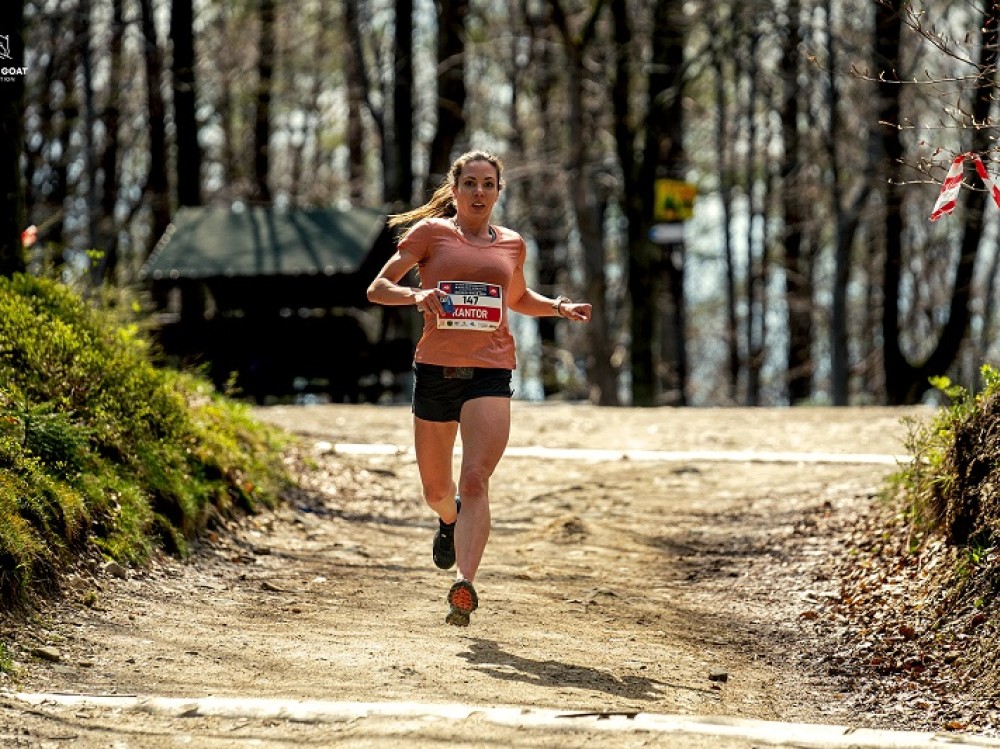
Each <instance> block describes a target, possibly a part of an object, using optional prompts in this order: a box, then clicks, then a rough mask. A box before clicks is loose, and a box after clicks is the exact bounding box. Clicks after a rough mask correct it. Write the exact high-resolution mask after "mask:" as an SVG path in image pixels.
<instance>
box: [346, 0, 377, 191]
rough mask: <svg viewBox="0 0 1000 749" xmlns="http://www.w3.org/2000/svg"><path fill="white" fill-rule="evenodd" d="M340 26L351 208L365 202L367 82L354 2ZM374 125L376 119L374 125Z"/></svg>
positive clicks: (349, 2)
mask: <svg viewBox="0 0 1000 749" xmlns="http://www.w3.org/2000/svg"><path fill="white" fill-rule="evenodd" d="M344 27H345V28H346V29H347V32H348V35H349V36H350V38H351V47H352V49H351V54H349V55H347V58H346V60H345V62H344V71H345V73H344V74H345V76H346V78H347V86H346V87H345V88H346V91H347V181H348V192H349V194H350V200H351V204H352V205H361V204H362V203H364V201H365V158H364V126H363V124H362V121H361V111H362V109H363V108H364V106H365V92H366V89H367V81H366V77H365V74H364V65H363V62H364V57H363V56H362V53H361V47H360V33H361V30H360V21H359V20H358V8H357V0H347V1H346V2H345V3H344ZM377 122H378V120H377V118H376V123H377Z"/></svg>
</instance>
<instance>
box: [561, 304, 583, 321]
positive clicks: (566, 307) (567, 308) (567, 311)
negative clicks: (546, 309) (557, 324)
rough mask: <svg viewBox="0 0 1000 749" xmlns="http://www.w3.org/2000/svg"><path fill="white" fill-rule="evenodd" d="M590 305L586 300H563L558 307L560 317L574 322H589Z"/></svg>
mask: <svg viewBox="0 0 1000 749" xmlns="http://www.w3.org/2000/svg"><path fill="white" fill-rule="evenodd" d="M590 311H591V305H589V304H587V303H586V302H563V304H561V305H560V307H559V312H560V315H561V316H562V317H565V318H566V319H567V320H575V321H576V322H590Z"/></svg>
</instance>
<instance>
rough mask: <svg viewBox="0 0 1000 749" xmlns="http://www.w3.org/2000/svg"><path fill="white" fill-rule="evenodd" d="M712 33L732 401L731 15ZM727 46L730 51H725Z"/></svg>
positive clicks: (736, 369) (735, 369)
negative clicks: (728, 86)
mask: <svg viewBox="0 0 1000 749" xmlns="http://www.w3.org/2000/svg"><path fill="white" fill-rule="evenodd" d="M711 23H712V26H711V33H712V35H713V37H714V38H715V46H714V48H713V57H714V62H715V109H716V112H715V155H716V173H717V174H718V180H719V196H720V198H721V202H722V233H723V234H722V252H723V257H724V259H725V286H726V322H725V340H726V351H727V354H728V356H727V368H726V395H727V398H728V400H729V402H730V403H736V401H737V398H738V397H739V380H740V345H739V316H738V314H737V299H736V259H735V252H734V250H733V240H732V206H733V180H732V174H731V170H732V165H731V163H730V159H729V157H730V154H731V147H730V134H729V132H728V128H729V120H730V117H729V112H728V106H727V102H728V96H727V94H726V60H728V59H729V57H730V52H731V49H730V45H729V44H727V43H726V37H725V35H724V34H725V32H724V29H727V28H729V26H730V25H731V23H730V22H729V19H726V18H720V19H719V20H718V22H716V21H715V19H714V18H713V20H712V22H711ZM723 50H725V51H726V53H725V54H723Z"/></svg>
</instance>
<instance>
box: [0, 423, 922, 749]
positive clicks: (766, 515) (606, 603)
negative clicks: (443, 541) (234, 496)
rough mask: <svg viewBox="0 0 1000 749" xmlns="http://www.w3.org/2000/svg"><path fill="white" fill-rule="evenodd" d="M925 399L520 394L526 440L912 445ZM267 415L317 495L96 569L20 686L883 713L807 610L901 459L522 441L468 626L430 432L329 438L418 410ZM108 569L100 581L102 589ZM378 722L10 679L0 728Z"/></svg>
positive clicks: (335, 737) (35, 638) (31, 741)
mask: <svg viewBox="0 0 1000 749" xmlns="http://www.w3.org/2000/svg"><path fill="white" fill-rule="evenodd" d="M930 413H931V412H930V411H929V410H926V409H911V410H906V411H904V410H898V409H824V408H815V409H795V410H789V409H773V410H772V409H765V410H747V409H710V410H709V409H706V410H673V409H653V410H636V411H633V410H627V409H611V410H608V409H596V408H592V407H589V406H583V405H568V404H538V405H532V404H525V403H515V407H514V429H513V434H512V438H511V444H512V445H518V446H526V445H544V446H547V447H579V448H615V449H657V450H683V449H697V450H705V449H718V450H735V449H751V450H761V451H802V452H805V453H808V452H814V451H823V452H835V453H837V452H839V453H865V452H870V453H880V454H900V453H902V452H903V440H904V437H905V435H906V433H907V426H906V423H905V420H907V419H911V418H915V419H926V418H927V417H929V415H930ZM258 414H259V416H260V418H261V419H262V420H265V421H268V422H271V423H274V424H277V425H279V426H282V427H285V428H287V429H290V430H292V431H295V432H297V433H299V434H301V435H303V436H304V437H305V438H306V439H305V443H304V444H305V453H306V455H305V456H304V458H305V461H306V464H307V466H308V471H306V472H305V473H304V474H303V486H304V491H303V492H302V494H301V496H297V497H296V498H295V499H294V501H293V502H292V503H290V504H289V505H288V506H286V507H283V508H282V509H280V510H279V511H277V512H275V513H268V514H265V515H262V516H259V517H255V518H250V519H247V520H245V521H241V522H239V523H234V524H232V526H231V527H230V528H229V529H228V531H227V532H225V533H220V534H219V536H218V537H213V538H212V539H211V540H210V541H208V542H206V543H205V544H204V546H203V548H201V549H199V551H198V553H197V554H196V555H195V557H194V558H193V559H191V560H190V561H189V562H187V563H180V562H177V561H175V560H169V559H163V560H159V561H157V562H156V563H155V564H154V565H153V566H152V567H151V568H150V569H148V570H143V571H133V572H130V574H129V576H128V578H127V579H116V578H113V577H110V576H107V575H104V576H100V577H99V578H98V579H96V580H94V579H91V578H89V577H87V576H80V577H79V578H77V579H76V581H75V586H76V587H75V589H74V591H73V592H72V593H71V595H70V597H69V600H68V601H67V602H65V603H64V604H61V605H59V606H55V607H52V608H51V609H50V610H48V611H46V612H45V613H44V614H43V615H40V616H39V617H37V620H36V621H35V623H34V624H33V626H32V627H31V628H30V629H29V631H27V632H22V633H21V634H20V638H19V648H20V649H19V650H18V651H17V652H15V656H16V660H17V661H18V665H19V667H20V669H21V676H20V678H19V679H18V681H17V682H16V683H11V682H10V681H8V682H7V684H5V685H4V686H5V687H6V688H7V689H8V690H17V691H23V692H69V693H86V694H136V695H159V696H169V697H199V696H204V695H216V696H225V697H274V698H292V699H324V700H359V701H379V702H381V701H395V700H399V701H415V702H426V703H468V704H472V705H481V706H497V705H512V706H536V707H551V708H558V709H564V710H568V711H581V712H608V711H610V712H653V713H682V714H710V715H728V716H738V717H744V718H764V719H781V720H791V721H803V722H823V723H848V724H852V725H860V726H864V725H870V719H869V718H868V717H867V716H865V715H853V714H851V712H850V708H849V707H848V706H847V701H845V700H844V699H842V698H843V695H842V694H840V693H838V692H837V691H836V690H837V686H836V684H834V683H832V682H831V680H829V679H828V678H826V677H825V676H824V669H823V667H822V663H821V660H822V655H823V650H822V648H823V645H824V644H823V643H820V642H816V641H815V639H814V637H815V636H814V634H813V633H812V628H810V627H809V626H808V625H807V624H806V623H804V622H803V620H802V619H801V614H802V613H803V612H804V611H805V610H807V609H809V608H810V604H811V602H814V601H815V600H817V597H822V596H824V595H829V594H831V593H832V592H833V591H834V590H835V589H836V581H835V580H829V579H827V578H826V577H825V573H824V571H823V562H824V560H826V559H828V558H829V557H830V556H831V555H838V554H843V553H846V550H845V549H844V548H842V547H840V546H838V544H837V535H836V531H837V529H839V528H842V527H843V526H844V524H845V523H846V522H847V520H848V519H849V518H850V517H851V516H852V515H853V514H854V513H857V512H860V511H862V510H863V508H864V507H866V506H867V505H868V504H869V502H870V498H871V497H872V495H873V494H874V493H875V492H876V491H877V490H878V489H879V488H880V486H881V484H882V481H883V480H884V478H885V477H886V475H887V474H888V473H889V472H891V470H892V468H891V467H887V466H884V465H870V464H869V465H833V464H809V463H802V464H790V463H785V464H763V463H751V462H747V463H728V464H715V463H709V462H701V463H683V462H682V463H656V462H650V463H637V462H633V461H627V460H621V461H605V462H587V461H545V460H538V459H531V458H521V457H518V458H511V457H508V458H505V460H504V461H503V462H502V464H501V466H500V468H499V470H498V473H497V476H496V478H495V481H494V484H493V491H492V502H493V516H494V528H493V535H492V537H491V540H490V545H489V547H488V549H487V553H486V558H485V560H484V563H483V567H482V569H481V573H480V577H479V579H478V580H477V588H478V589H479V594H480V606H481V608H480V610H479V611H477V612H476V613H475V614H474V615H473V623H472V626H471V627H469V628H468V629H467V630H460V629H456V628H453V627H448V626H446V625H444V624H443V618H444V614H445V610H446V607H445V604H444V595H445V592H446V591H447V588H448V585H449V582H450V576H451V573H447V572H442V571H440V570H437V569H436V568H434V567H433V565H432V564H431V562H430V539H431V535H432V532H433V527H434V524H433V521H432V519H431V517H430V516H429V513H428V511H426V510H425V508H424V507H423V506H422V504H421V502H420V500H419V487H418V482H417V474H416V466H415V465H414V463H413V459H412V457H411V456H409V455H407V454H398V455H382V456H364V457H361V456H344V455H337V454H334V453H332V452H331V451H329V449H328V445H329V444H332V443H358V442H365V443H376V442H378V443H381V442H386V443H392V444H398V445H402V446H409V445H410V444H411V437H410V431H409V424H410V416H409V412H408V409H406V408H405V407H374V406H320V407H307V408H292V407H274V408H269V409H261V410H259V411H258ZM317 443H320V444H319V445H318V446H317ZM95 593H96V605H94V606H93V607H92V608H88V607H86V606H84V605H83V601H84V600H85V599H88V597H89V601H90V602H91V603H94V600H95ZM39 646H49V647H53V648H56V649H57V650H58V658H59V660H58V661H57V662H49V661H46V660H42V659H40V658H38V657H31V656H30V650H31V649H32V648H35V647H39ZM723 679H724V680H723ZM877 727H883V728H896V727H899V726H885V725H883V726H877ZM358 730H360V729H358V727H357V726H356V725H355V724H354V723H351V722H348V723H345V724H343V725H339V726H335V727H330V726H326V727H325V728H322V729H321V728H319V727H317V726H314V725H308V724H286V723H282V722H278V721H270V722H268V721H253V720H243V721H229V722H228V723H225V722H220V721H214V722H213V721H209V720H208V719H206V718H196V719H195V718H188V719H186V720H185V719H177V718H175V719H167V718H155V719H154V718H153V717H151V716H139V717H137V716H135V715H134V714H122V713H118V714H114V713H112V712H107V711H98V710H92V709H82V710H81V709H68V708H57V707H54V706H48V707H43V708H38V709H37V710H35V711H34V712H25V711H24V709H23V705H20V704H19V703H17V702H16V701H12V700H8V699H4V700H2V701H0V744H2V745H3V746H19V745H20V746H32V747H33V746H42V745H53V746H64V745H66V741H65V739H67V738H68V737H72V739H73V741H74V742H75V743H74V746H85V747H91V746H93V747H97V746H112V745H116V744H115V743H114V742H115V741H118V744H117V745H120V746H166V745H169V744H168V743H166V742H165V737H172V738H173V739H174V740H177V738H178V737H179V736H191V735H194V736H200V737H201V739H200V740H199V741H198V742H195V745H198V746H213V747H215V746H220V747H228V746H241V745H245V744H243V743H242V742H244V741H247V740H249V738H253V739H256V740H259V741H262V742H265V743H266V745H272V746H292V745H293V744H295V743H306V744H311V745H317V746H333V745H339V744H338V742H343V743H344V745H348V744H350V745H359V744H360V745H368V744H366V743H364V742H362V741H361V737H360V736H359V735H358V734H357V733H352V731H358ZM317 732H319V733H317ZM209 739H211V740H209ZM521 739H523V741H519V743H518V745H519V746H526V747H527V746H543V745H548V744H545V743H544V742H543V741H542V740H541V739H538V740H536V739H529V738H527V737H524V736H522V737H521ZM365 741H367V742H369V743H370V744H371V745H378V744H379V742H378V741H376V740H375V739H373V738H372V737H370V736H369V737H367V738H366V739H365ZM16 742H22V743H20V744H19V743H16ZM45 742H50V744H45ZM60 742H61V743H60ZM623 745H625V744H623Z"/></svg>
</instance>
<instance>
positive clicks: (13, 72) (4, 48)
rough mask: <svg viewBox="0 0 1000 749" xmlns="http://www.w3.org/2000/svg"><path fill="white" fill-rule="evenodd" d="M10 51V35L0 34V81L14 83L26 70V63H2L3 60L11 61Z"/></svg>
mask: <svg viewBox="0 0 1000 749" xmlns="http://www.w3.org/2000/svg"><path fill="white" fill-rule="evenodd" d="M13 59H14V58H13V56H12V55H11V51H10V36H9V35H7V34H0V83H14V82H15V81H17V79H18V78H22V77H24V75H25V74H26V73H27V72H28V67H27V66H26V65H3V64H2V63H3V61H4V60H11V61H13Z"/></svg>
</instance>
